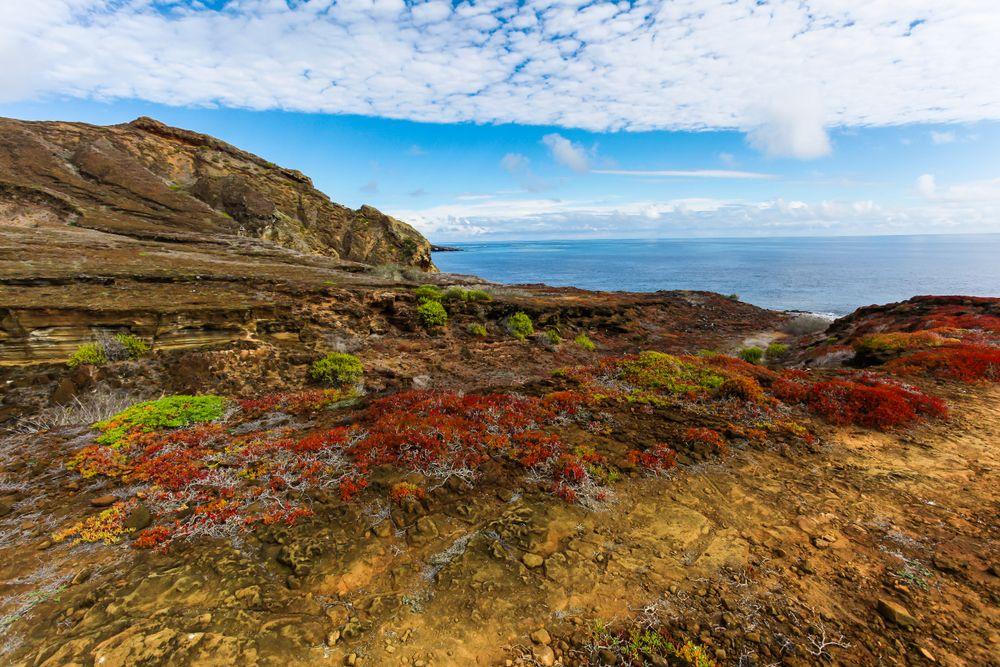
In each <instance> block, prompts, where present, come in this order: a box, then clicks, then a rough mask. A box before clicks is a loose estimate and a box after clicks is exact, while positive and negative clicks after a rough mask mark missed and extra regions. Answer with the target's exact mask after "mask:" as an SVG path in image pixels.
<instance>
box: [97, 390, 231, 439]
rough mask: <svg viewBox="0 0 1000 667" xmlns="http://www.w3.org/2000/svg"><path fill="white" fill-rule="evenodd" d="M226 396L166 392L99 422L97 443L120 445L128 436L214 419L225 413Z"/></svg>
mask: <svg viewBox="0 0 1000 667" xmlns="http://www.w3.org/2000/svg"><path fill="white" fill-rule="evenodd" d="M225 405H226V400H225V399H224V398H222V397H221V396H211V395H206V396H183V395H179V396H165V397H163V398H160V399H157V400H155V401H145V402H143V403H137V404H135V405H133V406H131V407H129V408H126V409H125V410H123V411H121V412H119V413H118V414H116V415H114V416H113V417H111V418H110V419H107V420H105V421H101V422H97V423H96V424H95V425H94V427H95V428H97V429H99V430H100V431H101V435H99V436H98V437H97V443H98V444H101V445H109V446H111V447H121V446H122V445H123V444H124V443H125V442H126V441H127V439H128V438H130V437H134V436H136V435H139V434H142V433H148V432H150V431H154V430H158V429H167V428H180V427H182V426H188V425H190V424H200V423H205V422H211V421H215V420H217V419H219V418H221V417H222V414H223V411H224V410H225Z"/></svg>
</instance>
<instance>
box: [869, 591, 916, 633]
mask: <svg viewBox="0 0 1000 667" xmlns="http://www.w3.org/2000/svg"><path fill="white" fill-rule="evenodd" d="M878 613H879V615H880V616H882V618H884V619H885V620H887V621H889V622H891V623H895V624H896V625H898V626H900V627H904V628H915V627H917V619H916V618H914V617H913V615H912V614H911V613H910V612H909V611H908V610H907V609H906V607H904V606H903V605H901V604H899V603H898V602H894V601H892V600H889V599H888V598H879V600H878Z"/></svg>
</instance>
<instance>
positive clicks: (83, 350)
mask: <svg viewBox="0 0 1000 667" xmlns="http://www.w3.org/2000/svg"><path fill="white" fill-rule="evenodd" d="M106 363H108V355H106V354H105V353H104V348H103V347H101V346H100V345H98V344H97V343H84V344H83V345H81V346H80V347H78V348H76V352H74V353H73V354H72V356H70V358H69V361H67V362H66V365H67V366H69V367H70V368H76V367H77V366H83V365H85V364H92V365H94V366H101V365H103V364H106Z"/></svg>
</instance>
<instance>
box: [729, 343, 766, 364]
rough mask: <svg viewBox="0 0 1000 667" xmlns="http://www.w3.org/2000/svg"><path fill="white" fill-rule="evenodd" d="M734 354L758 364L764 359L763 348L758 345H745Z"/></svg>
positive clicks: (748, 361) (750, 362)
mask: <svg viewBox="0 0 1000 667" xmlns="http://www.w3.org/2000/svg"><path fill="white" fill-rule="evenodd" d="M736 356H738V357H739V358H740V359H742V360H743V361H745V362H747V363H749V364H759V363H760V362H761V361H763V360H764V350H762V349H760V348H759V347H745V348H743V349H742V350H740V351H739V352H738V353H737V354H736Z"/></svg>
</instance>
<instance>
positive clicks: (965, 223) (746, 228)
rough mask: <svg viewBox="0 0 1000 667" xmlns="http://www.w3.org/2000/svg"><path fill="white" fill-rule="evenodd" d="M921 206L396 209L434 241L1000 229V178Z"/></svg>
mask: <svg viewBox="0 0 1000 667" xmlns="http://www.w3.org/2000/svg"><path fill="white" fill-rule="evenodd" d="M917 189H918V191H919V192H920V193H921V194H922V195H924V197H925V199H924V200H923V201H922V203H920V204H917V205H912V206H885V205H882V204H879V203H878V202H875V201H872V200H864V199H863V200H850V201H838V200H821V201H813V202H808V201H802V200H796V199H783V198H775V199H765V200H760V201H754V200H722V199H710V198H688V199H671V200H665V201H655V200H643V201H634V202H622V201H618V200H616V199H592V200H565V199H557V198H517V197H506V196H501V195H499V194H498V195H493V196H490V195H480V196H477V197H475V198H465V199H462V198H458V199H456V200H455V201H454V202H453V203H450V204H440V205H436V206H430V207H427V208H423V209H413V210H406V211H393V212H392V214H393V215H395V216H397V217H400V218H402V219H404V220H407V221H409V222H411V223H413V224H414V225H415V226H416V227H417V228H418V229H420V230H421V231H422V232H424V233H425V234H427V235H429V236H430V237H431V238H433V239H435V240H456V241H457V240H467V239H474V238H479V239H487V238H495V239H525V238H572V237H595V236H596V237H601V236H603V237H606V238H626V237H643V236H713V235H718V236H779V235H845V234H862V235H863V234H899V233H923V232H929V233H934V232H997V231H1000V178H997V179H993V180H986V181H976V182H973V183H962V184H956V185H952V186H948V187H940V186H938V185H937V184H936V182H935V179H934V177H933V176H932V175H930V174H925V175H924V176H921V178H920V179H918V182H917Z"/></svg>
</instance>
